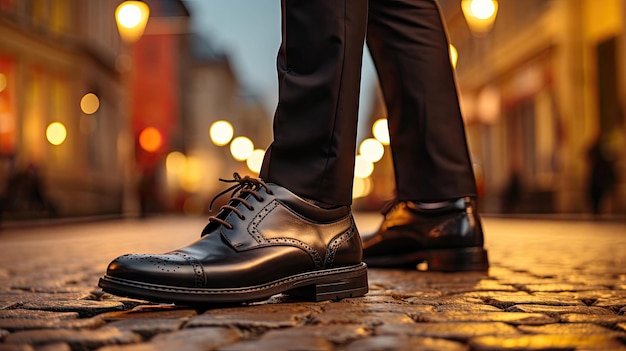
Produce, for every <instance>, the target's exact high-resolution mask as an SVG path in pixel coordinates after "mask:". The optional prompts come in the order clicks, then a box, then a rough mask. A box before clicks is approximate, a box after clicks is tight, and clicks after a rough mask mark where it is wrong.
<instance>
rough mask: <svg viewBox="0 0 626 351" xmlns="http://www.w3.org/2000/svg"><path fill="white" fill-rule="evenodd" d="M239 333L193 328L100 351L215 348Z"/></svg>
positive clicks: (176, 350) (227, 343)
mask: <svg viewBox="0 0 626 351" xmlns="http://www.w3.org/2000/svg"><path fill="white" fill-rule="evenodd" d="M239 339H240V338H239V333H238V331H237V330H236V329H231V328H193V329H183V330H179V331H175V332H171V333H163V334H159V335H157V336H155V337H153V338H152V339H151V340H150V342H147V343H141V344H131V345H122V346H108V347H105V348H103V349H101V350H98V351H121V350H124V351H152V350H154V351H164V350H168V351H169V350H175V351H195V350H214V349H216V348H218V347H220V346H224V345H230V344H233V343H236V342H238V341H239Z"/></svg>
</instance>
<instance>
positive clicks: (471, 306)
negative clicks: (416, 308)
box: [433, 303, 502, 313]
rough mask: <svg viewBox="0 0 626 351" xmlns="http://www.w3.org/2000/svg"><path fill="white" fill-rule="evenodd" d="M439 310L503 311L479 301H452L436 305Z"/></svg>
mask: <svg viewBox="0 0 626 351" xmlns="http://www.w3.org/2000/svg"><path fill="white" fill-rule="evenodd" d="M433 309H434V310H435V311H437V312H466V313H467V312H472V313H473V312H502V309H500V308H498V307H496V306H491V305H485V304H478V303H450V304H444V305H439V306H434V307H433Z"/></svg>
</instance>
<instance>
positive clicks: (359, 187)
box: [352, 177, 372, 199]
mask: <svg viewBox="0 0 626 351" xmlns="http://www.w3.org/2000/svg"><path fill="white" fill-rule="evenodd" d="M371 193H372V180H371V179H370V178H357V177H355V178H354V182H353V184H352V198H353V199H358V198H361V197H366V196H367V195H369V194H371Z"/></svg>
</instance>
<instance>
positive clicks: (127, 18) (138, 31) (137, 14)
mask: <svg viewBox="0 0 626 351" xmlns="http://www.w3.org/2000/svg"><path fill="white" fill-rule="evenodd" d="M149 17H150V8H149V7H148V4H146V3H145V2H143V1H124V2H122V3H121V4H120V5H119V6H118V7H117V9H116V10H115V22H116V23H117V29H118V30H119V32H120V36H121V37H122V40H123V41H124V42H126V43H129V44H132V43H134V42H136V41H137V40H139V38H141V36H142V35H143V31H144V30H145V29H146V24H147V23H148V18H149Z"/></svg>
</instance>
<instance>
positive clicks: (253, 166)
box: [246, 149, 265, 173]
mask: <svg viewBox="0 0 626 351" xmlns="http://www.w3.org/2000/svg"><path fill="white" fill-rule="evenodd" d="M264 157H265V150H262V149H256V150H254V151H252V153H251V154H250V157H248V159H247V160H246V165H247V166H248V169H249V170H251V171H252V172H256V173H259V172H260V171H261V166H262V165H263V158H264Z"/></svg>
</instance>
